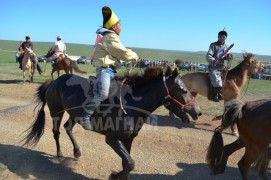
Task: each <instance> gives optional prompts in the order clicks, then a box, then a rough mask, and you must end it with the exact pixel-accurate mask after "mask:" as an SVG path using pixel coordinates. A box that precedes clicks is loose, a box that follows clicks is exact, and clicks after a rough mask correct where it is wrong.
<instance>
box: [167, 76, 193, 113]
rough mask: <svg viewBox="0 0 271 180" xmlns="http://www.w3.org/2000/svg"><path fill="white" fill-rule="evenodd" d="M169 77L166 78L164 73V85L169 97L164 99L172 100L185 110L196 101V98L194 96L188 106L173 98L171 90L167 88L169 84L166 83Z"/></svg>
mask: <svg viewBox="0 0 271 180" xmlns="http://www.w3.org/2000/svg"><path fill="white" fill-rule="evenodd" d="M167 78H168V77H166V75H165V73H163V83H164V87H165V89H166V93H167V95H166V96H165V97H164V99H165V100H166V99H170V100H172V101H173V102H175V103H176V104H178V105H179V106H181V108H182V109H183V108H184V107H185V106H189V105H190V104H191V103H193V102H194V101H195V97H194V96H192V98H191V100H190V101H188V102H187V103H186V104H183V103H181V102H180V101H178V100H177V99H175V98H173V97H172V96H171V95H170V92H169V88H168V87H167V83H166V79H167Z"/></svg>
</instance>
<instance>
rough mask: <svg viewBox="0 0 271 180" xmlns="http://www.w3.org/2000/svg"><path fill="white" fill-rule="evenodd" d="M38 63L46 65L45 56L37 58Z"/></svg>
mask: <svg viewBox="0 0 271 180" xmlns="http://www.w3.org/2000/svg"><path fill="white" fill-rule="evenodd" d="M38 62H43V63H46V57H45V56H40V57H38Z"/></svg>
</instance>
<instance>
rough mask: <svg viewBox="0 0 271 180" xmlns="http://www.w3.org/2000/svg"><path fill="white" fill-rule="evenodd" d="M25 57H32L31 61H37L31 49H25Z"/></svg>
mask: <svg viewBox="0 0 271 180" xmlns="http://www.w3.org/2000/svg"><path fill="white" fill-rule="evenodd" d="M25 56H26V57H30V58H31V59H36V54H35V53H34V51H33V50H32V49H31V48H27V47H25Z"/></svg>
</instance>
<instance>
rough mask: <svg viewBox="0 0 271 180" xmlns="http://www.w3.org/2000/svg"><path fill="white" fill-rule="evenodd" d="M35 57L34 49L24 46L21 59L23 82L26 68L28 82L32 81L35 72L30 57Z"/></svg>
mask: <svg viewBox="0 0 271 180" xmlns="http://www.w3.org/2000/svg"><path fill="white" fill-rule="evenodd" d="M33 58H36V55H35V53H34V51H33V50H32V49H31V48H27V47H26V48H25V54H24V57H23V59H22V70H23V81H24V82H25V71H26V70H28V77H29V82H33V77H34V74H35V65H34V63H33V62H32V59H33Z"/></svg>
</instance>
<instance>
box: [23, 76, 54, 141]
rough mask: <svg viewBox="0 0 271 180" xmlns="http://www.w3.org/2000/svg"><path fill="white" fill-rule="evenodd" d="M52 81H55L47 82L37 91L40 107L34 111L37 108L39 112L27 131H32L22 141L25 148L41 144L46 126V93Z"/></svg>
mask: <svg viewBox="0 0 271 180" xmlns="http://www.w3.org/2000/svg"><path fill="white" fill-rule="evenodd" d="M52 81H53V80H51V79H49V80H47V81H45V82H44V83H43V84H42V85H40V86H39V87H38V89H37V92H36V97H37V101H38V105H37V106H36V107H35V109H34V111H35V110H36V108H39V110H38V112H37V116H36V120H35V121H34V122H33V124H32V125H31V126H30V127H29V128H28V129H27V130H26V131H30V132H29V133H28V134H27V135H26V137H25V138H24V139H23V140H22V141H24V144H23V146H25V145H27V146H35V145H36V144H37V143H38V142H39V140H40V138H41V136H42V135H43V133H44V126H45V112H44V107H45V105H46V98H45V93H46V91H47V88H48V87H49V85H50V84H51V83H52ZM26 131H25V132H26Z"/></svg>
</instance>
